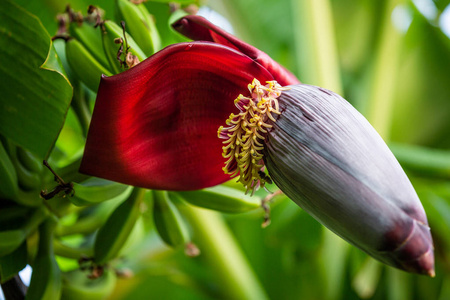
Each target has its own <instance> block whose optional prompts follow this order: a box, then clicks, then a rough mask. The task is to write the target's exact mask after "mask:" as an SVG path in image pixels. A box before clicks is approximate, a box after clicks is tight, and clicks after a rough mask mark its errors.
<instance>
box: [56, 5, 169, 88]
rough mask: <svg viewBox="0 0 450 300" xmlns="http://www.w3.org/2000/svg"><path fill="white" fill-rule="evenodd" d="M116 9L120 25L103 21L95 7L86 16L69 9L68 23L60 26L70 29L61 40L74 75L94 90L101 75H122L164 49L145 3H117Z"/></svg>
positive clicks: (99, 11) (66, 21)
mask: <svg viewBox="0 0 450 300" xmlns="http://www.w3.org/2000/svg"><path fill="white" fill-rule="evenodd" d="M116 6H117V14H118V18H117V20H118V21H119V22H118V23H119V24H120V25H118V23H116V22H114V21H113V20H103V19H102V11H101V10H100V9H99V8H96V7H93V6H90V7H89V11H88V15H87V16H85V17H83V16H82V15H81V14H80V13H75V12H74V11H72V10H71V9H67V10H66V18H60V19H61V20H65V21H64V22H63V24H62V26H61V27H62V28H66V27H67V28H68V30H66V33H65V34H64V35H63V36H62V37H63V38H64V39H65V40H66V47H65V49H66V60H67V62H68V65H69V66H70V69H71V73H72V75H73V76H74V78H75V79H77V80H80V81H81V82H83V83H84V84H85V85H86V86H87V87H88V88H89V89H91V90H92V91H97V89H98V86H99V83H100V79H101V76H102V75H106V76H111V75H113V74H118V73H120V72H123V71H125V70H126V68H129V67H132V66H134V65H135V64H137V63H139V62H140V61H143V60H144V59H146V58H147V57H148V56H150V55H152V54H153V53H155V52H156V51H159V50H160V48H161V38H160V36H159V33H158V30H157V28H156V26H155V23H154V21H153V16H152V15H151V14H150V13H149V12H148V10H147V9H146V8H145V6H144V5H143V4H134V3H132V2H130V1H129V0H117V1H116ZM66 23H69V24H68V26H67V24H66ZM62 30H65V29H62Z"/></svg>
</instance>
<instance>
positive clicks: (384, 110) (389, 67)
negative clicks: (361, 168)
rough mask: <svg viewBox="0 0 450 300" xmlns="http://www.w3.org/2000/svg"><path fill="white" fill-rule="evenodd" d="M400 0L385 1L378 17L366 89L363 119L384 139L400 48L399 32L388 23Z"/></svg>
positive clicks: (390, 110)
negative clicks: (379, 26)
mask: <svg viewBox="0 0 450 300" xmlns="http://www.w3.org/2000/svg"><path fill="white" fill-rule="evenodd" d="M402 2H403V0H388V1H386V3H385V10H384V14H383V16H382V18H383V22H382V24H383V25H382V26H383V27H382V29H381V35H380V41H379V44H378V48H377V51H376V53H377V55H376V57H375V65H374V71H373V78H372V81H371V83H372V84H371V86H370V88H369V93H368V95H369V105H368V109H369V110H368V112H367V118H368V120H369V122H370V123H371V124H372V126H373V127H374V128H375V129H376V130H377V131H378V133H379V134H380V135H381V136H382V137H383V138H384V139H385V140H386V139H388V138H389V130H390V127H391V119H392V108H393V105H392V104H393V102H394V92H395V84H396V82H397V78H398V65H399V59H400V50H401V41H402V37H401V34H400V33H399V32H398V30H397V29H395V28H394V27H393V25H392V21H391V14H392V11H393V9H394V8H395V7H396V6H397V5H399V4H401V3H402Z"/></svg>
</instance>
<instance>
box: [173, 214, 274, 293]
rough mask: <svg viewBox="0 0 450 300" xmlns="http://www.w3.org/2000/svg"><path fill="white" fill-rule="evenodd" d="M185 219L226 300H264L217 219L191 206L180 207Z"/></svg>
mask: <svg viewBox="0 0 450 300" xmlns="http://www.w3.org/2000/svg"><path fill="white" fill-rule="evenodd" d="M180 208H182V209H183V212H184V215H185V216H186V217H187V218H188V219H189V223H190V224H191V226H192V227H193V230H194V234H195V238H194V240H195V243H196V244H197V245H198V246H199V248H200V250H201V251H202V255H204V257H205V259H206V260H207V261H208V264H209V265H210V266H211V267H212V268H213V269H214V271H215V272H214V274H216V275H217V277H216V278H217V280H218V282H219V283H220V287H221V288H222V293H223V295H224V298H226V299H248V300H251V299H255V300H256V299H258V300H263V299H268V297H267V295H266V293H265V291H264V289H263V287H262V286H261V284H260V282H259V281H258V279H257V277H256V275H255V273H254V272H253V270H252V268H251V266H250V265H249V263H248V261H247V259H246V258H245V256H244V254H243V253H242V251H241V249H239V246H238V245H237V242H236V240H235V239H234V236H233V234H232V233H231V232H230V230H229V228H228V227H227V225H226V224H225V222H224V221H223V220H222V219H221V217H220V215H219V214H218V213H216V212H214V211H210V210H205V209H201V208H196V207H193V206H191V205H185V206H183V207H180Z"/></svg>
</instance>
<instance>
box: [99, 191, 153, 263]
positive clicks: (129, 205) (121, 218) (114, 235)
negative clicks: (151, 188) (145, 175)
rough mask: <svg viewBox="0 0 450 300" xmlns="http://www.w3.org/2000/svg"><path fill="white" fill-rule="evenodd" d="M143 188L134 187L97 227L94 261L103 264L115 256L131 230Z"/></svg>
mask: <svg viewBox="0 0 450 300" xmlns="http://www.w3.org/2000/svg"><path fill="white" fill-rule="evenodd" d="M145 192H146V191H145V190H143V189H139V188H134V190H133V192H132V193H131V195H130V196H129V197H128V199H127V200H125V201H124V202H123V203H122V204H121V205H119V206H118V207H117V208H116V209H115V210H114V212H113V213H112V214H111V215H110V216H109V218H108V220H106V222H105V224H103V226H102V227H101V228H100V229H99V231H98V233H97V237H96V239H95V243H94V262H95V263H96V264H97V265H104V264H105V263H107V262H108V261H110V260H112V259H114V258H116V257H118V256H119V254H120V250H122V247H123V246H124V244H125V242H126V241H127V239H128V237H129V235H130V233H131V231H132V230H133V227H134V225H135V224H136V220H137V219H138V218H139V216H140V214H141V211H140V206H141V202H142V199H143V198H144V194H145Z"/></svg>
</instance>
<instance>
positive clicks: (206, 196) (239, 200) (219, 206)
mask: <svg viewBox="0 0 450 300" xmlns="http://www.w3.org/2000/svg"><path fill="white" fill-rule="evenodd" d="M171 194H176V195H178V196H179V197H181V198H182V199H183V200H185V201H186V202H188V203H190V204H192V205H195V206H199V207H203V208H208V209H212V210H216V211H220V212H224V213H243V212H248V211H251V210H254V209H257V208H259V207H261V200H262V199H261V198H258V197H256V196H253V197H250V196H248V195H244V194H243V193H242V191H240V190H237V189H234V188H231V187H227V186H223V185H218V186H215V187H210V188H206V189H203V190H197V191H190V192H171Z"/></svg>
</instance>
